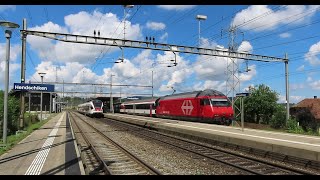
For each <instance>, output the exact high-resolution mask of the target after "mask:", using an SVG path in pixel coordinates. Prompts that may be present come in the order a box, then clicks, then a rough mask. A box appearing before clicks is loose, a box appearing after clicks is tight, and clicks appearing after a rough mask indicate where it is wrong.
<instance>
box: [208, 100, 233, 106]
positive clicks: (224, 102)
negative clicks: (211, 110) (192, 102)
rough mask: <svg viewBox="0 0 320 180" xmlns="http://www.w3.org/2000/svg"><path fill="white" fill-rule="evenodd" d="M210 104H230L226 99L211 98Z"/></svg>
mask: <svg viewBox="0 0 320 180" xmlns="http://www.w3.org/2000/svg"><path fill="white" fill-rule="evenodd" d="M211 105H212V106H223V107H225V106H227V107H229V106H231V103H230V102H229V101H228V100H227V99H211Z"/></svg>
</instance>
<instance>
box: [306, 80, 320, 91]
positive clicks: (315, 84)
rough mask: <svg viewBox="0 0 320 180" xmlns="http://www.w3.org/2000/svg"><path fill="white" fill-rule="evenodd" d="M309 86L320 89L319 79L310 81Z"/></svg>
mask: <svg viewBox="0 0 320 180" xmlns="http://www.w3.org/2000/svg"><path fill="white" fill-rule="evenodd" d="M309 86H310V87H311V88H312V89H314V90H320V80H318V81H314V82H310V83H309Z"/></svg>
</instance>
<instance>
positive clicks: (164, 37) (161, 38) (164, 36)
mask: <svg viewBox="0 0 320 180" xmlns="http://www.w3.org/2000/svg"><path fill="white" fill-rule="evenodd" d="M167 40H168V33H167V32H166V33H164V34H163V35H162V36H161V37H160V41H159V43H167Z"/></svg>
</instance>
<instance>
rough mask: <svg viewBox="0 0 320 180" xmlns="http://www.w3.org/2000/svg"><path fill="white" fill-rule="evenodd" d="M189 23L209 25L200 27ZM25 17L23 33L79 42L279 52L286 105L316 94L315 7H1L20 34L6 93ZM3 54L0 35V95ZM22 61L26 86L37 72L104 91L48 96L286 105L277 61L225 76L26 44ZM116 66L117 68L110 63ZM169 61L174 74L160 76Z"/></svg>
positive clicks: (158, 57)
mask: <svg viewBox="0 0 320 180" xmlns="http://www.w3.org/2000/svg"><path fill="white" fill-rule="evenodd" d="M197 15H204V16H206V17H207V19H206V20H198V19H196V16H197ZM24 18H25V19H26V20H27V29H28V30H33V31H45V32H55V33H67V34H75V35H86V36H93V35H94V31H96V33H98V31H99V32H100V37H107V38H116V39H123V38H125V39H127V40H139V41H145V38H146V37H154V38H155V42H156V43H164V44H172V45H181V46H192V47H199V46H200V47H203V48H210V49H216V48H219V49H228V48H229V46H230V44H231V42H232V40H231V39H232V38H231V37H234V38H233V39H234V41H233V42H234V43H233V44H234V49H235V50H236V51H238V52H248V53H251V54H256V55H264V56H272V57H278V58H284V57H285V54H286V53H287V55H288V59H289V63H288V67H289V102H290V103H298V102H300V101H301V100H303V99H305V98H313V97H314V96H319V95H320V94H319V90H320V76H319V72H320V59H319V57H320V56H319V54H320V34H319V33H320V32H319V29H320V24H319V22H320V6H319V5H134V6H133V7H132V8H124V6H122V5H0V20H5V21H11V22H14V23H17V24H19V25H20V28H18V29H16V30H14V31H13V34H12V38H11V39H10V42H11V46H10V66H9V67H10V68H9V69H10V70H9V72H10V76H9V79H10V82H9V89H12V88H13V84H14V83H20V82H21V80H20V78H21V44H22V43H21V36H20V30H21V29H22V28H21V27H22V21H23V19H24ZM199 27H200V28H199ZM231 27H233V29H235V31H234V33H233V36H231V33H230V32H231V31H230V29H231ZM199 29H200V33H199ZM199 37H200V38H199ZM5 47H6V39H5V35H4V31H0V89H2V90H3V89H4V86H5V83H4V73H5V72H4V71H5V55H6V54H5V53H6V51H5ZM26 52H27V55H26V82H31V83H41V78H40V76H39V74H38V73H39V72H45V73H46V75H45V76H44V79H43V81H44V82H66V83H89V84H104V85H81V86H80V85H60V84H59V85H58V84H56V85H55V90H56V91H63V90H64V91H65V92H66V93H65V94H64V96H79V97H87V96H95V97H97V96H101V95H99V94H97V93H105V94H104V95H103V96H110V94H109V93H110V91H112V94H113V96H118V97H119V96H121V97H129V96H137V95H142V96H151V95H152V92H153V95H154V96H163V95H167V94H172V93H173V91H175V93H181V92H190V91H195V90H204V89H215V90H218V91H221V92H222V93H224V94H227V95H228V96H230V95H232V86H235V91H234V92H235V93H239V92H246V91H247V90H248V87H250V86H251V87H254V86H257V85H259V84H265V85H267V86H269V87H270V89H271V90H274V91H275V92H276V93H278V95H279V96H278V97H279V101H278V102H279V103H283V102H285V95H286V89H285V88H286V84H285V65H284V63H283V62H259V61H252V60H247V61H245V60H241V59H234V62H235V65H236V66H235V67H236V68H235V70H233V69H230V63H231V61H232V60H231V59H230V58H226V57H217V56H204V55H195V54H188V53H177V52H176V53H173V52H170V51H160V50H148V49H135V48H122V49H121V48H119V47H111V46H102V45H88V44H77V43H66V42H61V41H56V40H51V39H47V38H43V37H37V36H33V35H28V36H27V51H26ZM122 54H123V57H122ZM119 58H123V59H124V60H123V62H121V63H114V62H119V60H118V59H119ZM174 59H176V62H177V66H173V67H168V66H172V65H173V64H172V61H171V60H174ZM228 65H229V69H228ZM230 70H231V71H230ZM236 70H237V72H235V73H234V75H235V78H236V80H235V82H239V83H234V81H233V79H232V77H233V76H232V73H231V72H234V71H236ZM111 75H112V76H111ZM152 77H153V78H152ZM230 78H231V79H230ZM237 79H238V80H237ZM111 81H112V85H113V86H112V89H110V86H109V84H110V83H111ZM117 85H128V86H117ZM130 85H134V86H130ZM152 85H153V87H154V88H153V91H152V88H151V86H152ZM145 86H147V87H145ZM67 92H74V93H67ZM76 92H86V93H76ZM319 97H320V96H319Z"/></svg>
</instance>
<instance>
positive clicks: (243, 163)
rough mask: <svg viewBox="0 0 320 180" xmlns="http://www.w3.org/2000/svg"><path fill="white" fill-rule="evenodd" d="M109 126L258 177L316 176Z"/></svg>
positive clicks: (130, 127) (154, 134)
mask: <svg viewBox="0 0 320 180" xmlns="http://www.w3.org/2000/svg"><path fill="white" fill-rule="evenodd" d="M107 122H108V123H109V124H112V125H113V126H116V127H118V128H119V129H125V130H127V131H131V133H133V134H136V135H139V136H141V137H146V138H149V139H152V140H154V141H158V142H161V143H164V144H167V145H169V146H172V147H175V148H178V149H182V150H184V151H187V152H190V153H194V154H196V155H198V156H200V157H201V158H199V159H203V158H206V159H209V160H213V161H218V162H220V163H223V164H226V165H229V166H231V167H234V168H237V169H240V170H242V171H246V172H249V173H251V174H256V175H314V174H313V173H311V172H308V171H304V170H300V169H297V168H291V167H287V166H284V165H281V164H277V163H272V162H269V161H266V160H262V159H258V158H252V157H248V156H245V155H241V154H238V153H233V152H230V151H227V150H223V149H220V148H214V147H209V146H206V145H203V144H199V143H196V142H193V141H189V140H185V139H182V138H178V137H174V136H170V135H166V134H163V133H159V132H156V131H151V130H148V129H145V128H143V127H138V126H135V125H130V124H128V123H124V122H119V121H115V120H110V119H108V121H107Z"/></svg>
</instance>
